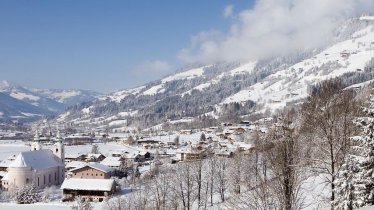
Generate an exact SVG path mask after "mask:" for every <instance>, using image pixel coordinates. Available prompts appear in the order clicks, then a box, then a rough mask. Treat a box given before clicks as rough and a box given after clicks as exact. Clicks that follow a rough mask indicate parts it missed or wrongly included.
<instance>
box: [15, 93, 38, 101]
mask: <svg viewBox="0 0 374 210" xmlns="http://www.w3.org/2000/svg"><path fill="white" fill-rule="evenodd" d="M10 96H11V97H13V98H16V99H19V100H24V99H28V100H31V101H38V100H39V99H40V97H39V96H34V95H30V94H27V93H22V92H16V91H12V92H11V93H10Z"/></svg>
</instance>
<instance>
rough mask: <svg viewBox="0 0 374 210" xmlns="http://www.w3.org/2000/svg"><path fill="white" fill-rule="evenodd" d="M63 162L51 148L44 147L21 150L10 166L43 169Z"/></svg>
mask: <svg viewBox="0 0 374 210" xmlns="http://www.w3.org/2000/svg"><path fill="white" fill-rule="evenodd" d="M61 164H62V163H61V162H60V159H58V158H57V157H56V156H55V155H54V154H53V153H52V151H51V150H49V149H43V150H36V151H27V152H21V153H20V154H19V155H18V156H17V157H16V159H15V160H14V161H13V162H12V163H11V164H10V165H9V167H16V168H17V167H31V168H33V169H43V168H51V167H55V166H60V165H61Z"/></svg>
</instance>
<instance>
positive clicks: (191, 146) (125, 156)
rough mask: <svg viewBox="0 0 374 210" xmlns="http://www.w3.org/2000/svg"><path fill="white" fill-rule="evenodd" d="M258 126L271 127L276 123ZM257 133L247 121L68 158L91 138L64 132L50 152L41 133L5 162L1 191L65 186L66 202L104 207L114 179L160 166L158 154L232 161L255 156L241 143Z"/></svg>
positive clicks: (113, 188)
mask: <svg viewBox="0 0 374 210" xmlns="http://www.w3.org/2000/svg"><path fill="white" fill-rule="evenodd" d="M258 123H260V124H266V123H271V119H263V121H262V122H258ZM253 131H260V132H265V131H262V130H261V129H258V124H254V123H251V122H248V121H242V122H240V124H238V125H233V124H230V123H225V124H222V126H221V127H220V128H219V127H211V128H206V129H203V130H200V132H202V133H204V138H200V140H198V141H194V142H188V143H186V142H184V143H183V144H181V142H179V141H175V140H173V141H170V140H169V141H161V140H151V139H145V138H143V139H138V140H136V145H135V146H134V140H124V141H122V144H128V147H129V148H134V152H129V151H128V150H126V151H125V150H118V151H114V152H113V151H112V152H111V153H110V154H107V155H106V156H105V155H103V154H100V153H98V154H96V153H95V154H90V153H88V154H81V153H75V154H74V153H70V154H69V153H65V147H64V145H69V144H85V143H90V144H92V139H91V138H92V137H90V136H74V137H73V136H68V137H66V138H64V139H63V138H62V137H61V136H60V134H59V132H58V133H57V135H56V137H55V138H54V139H53V145H49V146H48V147H46V148H44V146H45V145H43V140H42V139H41V138H40V135H39V133H38V132H37V133H36V134H35V136H34V139H33V141H32V143H31V145H30V151H26V152H21V153H19V154H18V155H17V156H14V157H11V158H9V159H8V160H4V161H2V162H0V180H1V182H0V188H1V189H2V190H5V191H8V190H11V189H12V188H21V187H23V186H24V185H27V184H33V185H34V186H35V188H36V189H43V188H45V187H48V186H52V185H56V186H60V185H61V189H62V191H63V200H64V201H68V200H73V199H74V198H75V197H76V196H80V197H81V198H82V199H85V200H87V201H98V202H101V201H103V200H104V199H105V198H107V197H108V196H111V195H113V193H115V191H116V190H117V186H116V182H115V180H114V177H123V176H126V175H127V173H128V172H129V173H131V172H132V173H133V172H134V171H135V170H136V169H137V170H138V169H139V168H138V167H139V166H143V165H146V164H149V163H152V162H154V161H153V155H152V154H156V155H157V157H159V155H160V156H162V155H165V157H168V158H170V160H171V163H177V162H179V161H194V160H198V159H204V158H206V157H208V156H212V155H215V156H220V157H226V158H230V157H232V156H233V155H234V154H236V153H238V152H240V153H244V154H251V153H252V152H253V151H254V150H255V147H254V146H253V144H251V143H249V142H248V141H243V139H242V140H239V139H240V138H243V137H242V136H243V134H244V133H245V132H253ZM194 132H195V131H194V130H182V131H180V134H184V135H191V134H193V133H194ZM205 135H206V136H205ZM157 161H159V160H157Z"/></svg>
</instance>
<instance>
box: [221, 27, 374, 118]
mask: <svg viewBox="0 0 374 210" xmlns="http://www.w3.org/2000/svg"><path fill="white" fill-rule="evenodd" d="M355 36H359V37H356V38H354V39H350V40H346V41H343V42H340V43H337V44H335V45H333V46H331V47H329V48H328V49H326V50H325V51H323V52H321V53H319V54H318V55H316V56H314V57H313V58H310V59H306V60H304V61H302V62H300V63H297V64H295V65H293V66H291V67H289V68H286V69H284V70H281V71H278V72H276V73H274V74H272V75H270V76H268V77H266V78H265V79H264V80H263V81H262V82H259V83H256V84H255V85H252V86H251V87H249V88H247V89H244V90H241V91H239V92H238V93H236V94H234V95H232V96H230V97H228V98H226V99H225V100H223V102H222V103H231V102H243V101H248V100H251V101H254V102H257V103H258V104H264V105H265V106H264V108H263V110H265V109H267V108H269V109H270V110H273V111H274V110H276V109H278V108H282V107H284V106H286V105H287V103H288V102H293V101H297V100H299V99H303V98H305V97H306V96H307V95H308V92H307V90H308V86H312V85H314V84H315V83H317V82H321V81H323V80H327V79H330V78H334V77H337V76H341V75H343V74H344V73H347V72H353V71H357V70H358V69H361V70H362V69H364V67H365V65H366V63H367V62H368V61H369V60H370V59H372V58H373V57H374V44H373V42H374V32H373V30H372V26H368V27H367V28H365V29H364V30H361V32H360V33H357V34H355ZM326 65H330V66H328V67H325V66H326ZM323 68H326V69H327V70H323Z"/></svg>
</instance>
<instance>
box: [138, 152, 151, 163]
mask: <svg viewBox="0 0 374 210" xmlns="http://www.w3.org/2000/svg"><path fill="white" fill-rule="evenodd" d="M150 158H151V153H149V152H147V151H141V152H139V155H138V156H137V157H136V158H135V160H136V161H137V162H142V161H146V160H149V159H150Z"/></svg>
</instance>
